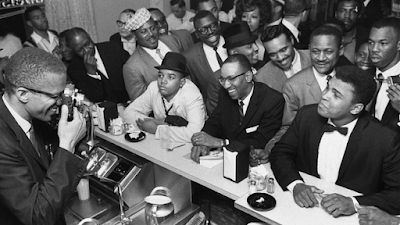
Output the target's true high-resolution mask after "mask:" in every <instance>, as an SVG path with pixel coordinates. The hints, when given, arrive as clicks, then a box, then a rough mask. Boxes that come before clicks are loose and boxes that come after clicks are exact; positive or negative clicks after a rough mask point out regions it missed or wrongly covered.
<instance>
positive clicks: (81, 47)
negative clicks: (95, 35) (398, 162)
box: [69, 33, 95, 58]
mask: <svg viewBox="0 0 400 225" xmlns="http://www.w3.org/2000/svg"><path fill="white" fill-rule="evenodd" d="M69 47H70V48H71V49H72V51H74V52H75V54H77V55H78V56H80V57H82V58H83V57H84V55H86V54H88V55H91V56H94V53H95V49H94V43H93V41H92V39H91V38H90V37H89V35H88V34H86V33H78V34H76V35H75V37H74V38H73V40H72V41H71V43H69Z"/></svg>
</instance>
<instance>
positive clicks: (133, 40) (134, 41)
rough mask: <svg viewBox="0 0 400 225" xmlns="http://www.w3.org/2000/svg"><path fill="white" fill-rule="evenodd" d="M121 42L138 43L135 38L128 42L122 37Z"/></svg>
mask: <svg viewBox="0 0 400 225" xmlns="http://www.w3.org/2000/svg"><path fill="white" fill-rule="evenodd" d="M121 42H122V43H136V39H135V38H134V37H133V38H131V40H127V39H126V38H124V37H121Z"/></svg>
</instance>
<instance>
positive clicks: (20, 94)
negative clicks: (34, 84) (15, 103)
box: [15, 87, 29, 103]
mask: <svg viewBox="0 0 400 225" xmlns="http://www.w3.org/2000/svg"><path fill="white" fill-rule="evenodd" d="M28 92H29V91H28V90H27V89H26V88H23V87H19V88H17V89H16V90H15V95H16V96H17V98H18V100H19V101H20V102H22V103H28V101H29V95H28Z"/></svg>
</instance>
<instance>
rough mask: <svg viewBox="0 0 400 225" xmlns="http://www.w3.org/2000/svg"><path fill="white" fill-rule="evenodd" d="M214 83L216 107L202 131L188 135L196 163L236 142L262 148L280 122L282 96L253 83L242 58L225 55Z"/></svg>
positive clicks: (248, 68) (261, 84)
mask: <svg viewBox="0 0 400 225" xmlns="http://www.w3.org/2000/svg"><path fill="white" fill-rule="evenodd" d="M218 81H219V82H220V84H221V85H222V87H223V89H221V90H220V92H219V98H218V105H217V107H216V108H215V109H214V111H213V113H212V114H211V116H210V118H208V120H207V121H206V123H205V125H204V127H203V130H202V132H199V133H195V134H194V135H193V136H192V144H193V148H192V153H191V158H192V159H193V160H194V161H196V162H199V161H200V158H199V157H200V156H202V155H207V154H209V152H210V149H212V148H220V147H224V146H228V145H230V144H232V143H234V142H236V141H237V142H240V143H241V144H244V145H246V146H250V145H253V147H254V148H256V149H263V148H264V147H265V145H266V144H267V142H268V141H269V140H270V139H271V138H272V137H273V136H274V135H275V133H276V132H277V131H278V130H279V128H280V126H281V121H282V114H283V106H284V103H285V101H284V99H283V96H282V95H281V94H280V93H279V92H277V91H275V90H273V89H272V88H270V87H268V86H267V85H265V84H263V83H259V82H254V81H253V72H252V70H251V64H250V61H249V60H248V59H247V57H246V56H244V55H240V54H235V55H231V56H229V57H228V58H227V59H226V60H225V62H224V63H223V64H222V68H221V77H219V78H218Z"/></svg>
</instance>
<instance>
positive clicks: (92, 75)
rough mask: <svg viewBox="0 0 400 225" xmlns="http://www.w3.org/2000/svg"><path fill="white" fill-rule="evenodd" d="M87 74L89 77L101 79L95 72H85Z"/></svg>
mask: <svg viewBox="0 0 400 225" xmlns="http://www.w3.org/2000/svg"><path fill="white" fill-rule="evenodd" d="M87 75H88V76H89V77H91V78H94V79H97V80H101V76H100V75H99V74H98V73H97V72H96V74H89V73H87Z"/></svg>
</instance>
